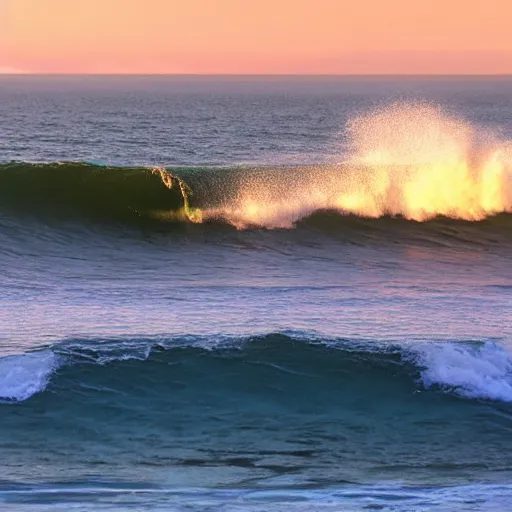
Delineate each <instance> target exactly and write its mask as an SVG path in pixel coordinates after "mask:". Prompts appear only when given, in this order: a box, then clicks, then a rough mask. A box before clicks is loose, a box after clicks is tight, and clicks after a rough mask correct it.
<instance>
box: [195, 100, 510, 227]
mask: <svg viewBox="0 0 512 512" xmlns="http://www.w3.org/2000/svg"><path fill="white" fill-rule="evenodd" d="M346 130H347V134H348V137H349V147H350V152H349V155H348V158H347V159H346V161H345V163H344V165H342V166H339V167H337V166H332V167H323V168H320V169H319V168H310V169H303V170H297V171H296V172H294V173H293V176H292V177H290V176H279V177H277V178H275V177H271V178H269V176H263V177H262V176H248V177H247V179H246V180H243V182H242V183H241V186H240V187H239V189H238V190H237V191H236V194H235V196H234V198H231V199H230V201H229V202H228V203H226V204H224V205H222V207H221V208H218V209H213V210H209V211H207V212H205V217H206V218H209V217H222V218H224V219H226V220H228V221H229V222H231V223H233V224H235V225H236V226H238V227H241V228H243V227H246V226H248V225H260V226H265V227H270V228H278V227H281V228H283V227H291V226H292V225H293V224H294V222H296V221H297V220H299V219H302V218H304V217H306V216H308V215H310V214H311V213H313V212H315V211H317V210H325V209H330V210H337V211H339V212H341V213H352V214H356V215H360V216H363V217H381V216H385V215H392V216H396V215H400V216H403V217H405V218H407V219H411V220H415V221H425V220H428V219H431V218H434V217H436V216H446V217H451V218H455V219H464V220H481V219H484V218H486V217H487V216H490V215H494V214H497V213H501V212H510V211H511V210H512V144H511V142H510V141H507V140H501V139H500V138H499V136H498V135H497V134H494V133H491V132H489V130H486V129H483V128H480V127H478V126H474V125H472V124H471V123H469V122H467V121H464V120H463V119H459V118H457V117H456V116H454V115H451V114H449V113H446V112H444V111H443V109H442V108H440V107H438V106H435V105H431V104H428V103H395V104H392V105H390V106H386V107H383V108H381V109H380V110H377V111H372V112H370V113H368V114H364V115H361V116H359V117H355V118H353V119H351V120H350V121H349V122H348V124H347V127H346Z"/></svg>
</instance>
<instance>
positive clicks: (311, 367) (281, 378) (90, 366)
mask: <svg viewBox="0 0 512 512" xmlns="http://www.w3.org/2000/svg"><path fill="white" fill-rule="evenodd" d="M0 370H1V372H0V373H1V374H2V377H1V378H0V398H1V400H3V401H4V402H5V401H8V402H21V401H24V400H26V399H28V398H30V397H31V396H33V395H36V394H38V393H41V392H43V391H45V390H46V389H47V387H48V386H49V385H52V384H51V383H52V380H53V379H54V378H55V380H56V381H57V382H56V383H55V386H56V387H55V389H57V390H58V389H59V388H61V389H62V390H63V391H62V392H69V391H70V389H69V387H70V386H71V387H73V386H82V387H83V389H84V390H87V389H89V390H91V392H93V393H96V392H97V391H98V390H101V389H105V390H110V391H112V390H113V389H114V388H119V389H118V392H119V393H126V392H127V390H128V389H130V390H131V391H130V393H131V392H135V393H137V391H136V389H137V388H138V387H139V388H140V389H154V388H155V387H156V388H161V387H162V386H163V391H164V392H167V391H165V389H167V386H165V385H164V384H165V382H168V384H169V386H171V388H174V386H175V385H176V383H177V382H179V383H180V387H181V386H185V387H186V388H196V389H198V390H200V389H201V387H202V386H208V389H210V390H213V389H215V388H217V387H218V389H219V392H221V391H222V390H223V389H224V388H225V386H228V387H231V389H232V390H233V391H234V390H236V389H240V387H244V386H247V383H248V382H253V383H254V384H255V383H256V382H261V379H262V378H264V382H265V385H264V388H265V389H266V388H267V387H269V386H270V387H275V388H276V389H281V388H283V389H284V388H286V389H290V390H293V392H295V391H296V392H297V393H301V390H302V389H303V388H304V385H307V387H309V388H311V386H318V387H319V392H326V393H335V394H338V395H340V396H341V395H342V394H344V393H345V392H350V393H351V394H354V393H355V394H356V395H358V394H360V395H361V400H370V401H371V400H373V399H375V400H380V399H382V397H381V398H379V396H380V395H379V393H377V394H376V395H375V397H372V396H371V395H372V393H373V392H374V391H376V390H381V391H382V389H385V388H390V389H391V390H393V386H395V385H396V382H401V383H402V384H401V386H402V387H403V388H404V389H406V390H407V393H409V392H411V391H414V390H417V391H418V390H422V389H433V390H435V389H437V390H440V391H442V392H446V393H448V394H457V395H460V396H461V397H465V398H471V399H486V400H497V401H501V402H512V355H511V354H510V352H509V351H508V350H507V349H506V348H504V347H503V346H501V345H499V344H496V343H493V342H481V343H462V342H442V343H435V342H432V343H419V344H410V345H400V346H398V345H395V346H383V345H381V346H379V345H378V344H368V343H366V344H365V343H359V342H349V341H344V340H330V341H315V340H314V339H308V338H307V337H306V338H304V337H301V338H296V337H290V336H287V335H284V334H269V335H266V336H258V337H250V338H243V339H236V338H232V339H229V338H225V339H220V340H219V339H216V338H209V337H197V338H190V337H188V338H183V339H170V340H167V341H163V340H159V341H154V340H150V339H146V340H144V339H131V340H117V341H110V342H108V341H107V342H100V341H83V342H81V341H68V342H65V343H63V344H61V345H56V346H54V347H53V348H52V349H45V350H43V351H40V352H32V353H27V354H24V355H17V356H8V357H4V358H1V359H0ZM56 370H59V372H58V373H59V375H57V376H54V377H52V375H53V374H54V372H55V371H56ZM60 380H63V381H64V384H60V385H59V381H60ZM251 386H252V384H251ZM64 388H65V389H64ZM125 388H126V389H125ZM55 389H54V391H55ZM263 391H264V390H263V388H262V392H263ZM393 392H396V388H395V389H394V391H393ZM367 395H369V396H367ZM393 398H394V397H393V396H392V393H391V392H390V393H388V398H387V399H389V400H392V399H393ZM395 398H397V399H399V397H395Z"/></svg>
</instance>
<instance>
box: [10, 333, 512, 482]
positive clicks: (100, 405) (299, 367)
mask: <svg viewBox="0 0 512 512" xmlns="http://www.w3.org/2000/svg"><path fill="white" fill-rule="evenodd" d="M0 364H1V365H2V368H4V369H5V368H6V367H8V368H9V372H8V373H7V375H5V376H4V377H2V380H1V381H0V394H1V395H2V396H3V400H4V404H3V405H2V409H1V413H2V422H1V425H0V433H1V435H2V438H3V439H6V438H8V439H9V440H10V442H9V447H8V448H7V447H6V450H5V451H4V457H3V467H4V470H2V471H8V470H9V467H10V465H11V463H13V464H14V463H17V462H18V459H17V458H16V457H19V456H20V455H19V453H20V450H21V448H22V446H23V444H22V443H25V440H26V438H27V436H28V437H30V438H31V444H32V446H39V448H38V449H37V451H36V452H35V453H34V454H33V457H34V459H33V460H34V461H35V460H37V464H38V465H40V467H42V468H44V470H45V475H46V476H47V477H48V478H52V476H55V474H58V472H59V471H60V464H61V463H62V459H61V458H59V453H60V452H61V451H62V450H63V449H64V446H65V447H66V450H65V451H66V453H67V456H66V465H67V470H66V472H67V473H68V472H69V474H68V476H69V477H71V478H72V477H73V473H74V472H77V473H79V474H80V472H83V471H84V467H86V466H87V465H88V464H90V461H91V460H94V461H95V462H94V464H95V465H97V464H99V463H104V464H107V463H108V464H110V465H112V464H113V465H114V466H115V467H116V472H117V471H119V474H118V476H119V478H122V477H123V475H124V473H125V472H126V471H129V468H130V467H134V466H135V467H138V468H140V471H142V472H147V471H153V472H155V473H156V474H157V475H160V476H159V477H158V478H156V480H158V479H159V478H160V477H161V476H163V474H167V475H168V474H169V471H170V470H171V469H172V471H173V474H174V475H175V478H179V479H183V482H182V483H183V484H184V483H187V485H188V486H190V485H191V480H190V478H192V482H193V481H194V478H199V479H201V478H204V479H206V480H205V481H207V482H208V483H209V484H211V485H212V486H215V482H216V480H217V479H218V480H219V482H220V481H222V480H223V479H225V478H226V474H225V473H226V471H228V472H231V479H232V480H231V483H232V485H236V486H239V485H240V486H242V487H243V485H244V484H243V482H244V480H245V479H246V478H248V477H249V476H250V477H251V479H252V484H251V485H255V482H259V483H258V484H257V486H258V487H260V488H262V489H265V488H271V487H272V486H273V485H279V482H281V484H282V483H283V480H286V481H287V482H288V483H287V486H286V487H288V488H290V489H293V488H304V487H305V486H308V485H313V486H318V483H319V482H320V481H322V482H323V484H322V486H327V487H329V486H330V485H336V484H339V483H340V482H345V483H348V482H352V483H353V484H355V483H357V482H358V481H365V482H366V483H371V481H372V480H373V477H372V475H375V479H376V481H379V482H381V483H382V482H386V481H393V480H395V479H396V476H397V475H400V480H401V481H402V482H403V483H408V484H410V485H416V484H418V483H419V482H421V483H422V484H423V485H425V484H426V483H427V482H430V483H431V484H435V482H441V481H443V482H444V483H445V484H446V482H447V481H449V482H451V484H462V483H465V482H466V481H467V478H468V475H474V476H475V475H476V474H479V475H480V477H482V475H483V474H484V473H487V475H488V476H489V477H490V476H491V475H495V476H496V475H497V474H498V473H499V472H500V471H504V470H507V471H510V470H511V469H510V468H512V459H511V457H510V452H509V450H507V449H506V447H507V446H508V443H509V429H510V426H511V421H512V416H511V414H512V409H511V408H510V404H512V371H511V370H512V356H511V354H510V353H509V352H508V351H507V350H506V349H505V348H503V347H501V346H499V345H497V344H494V343H440V344H411V345H401V346H399V345H381V346H378V345H376V344H368V343H363V342H349V341H346V340H334V339H333V340H328V341H327V340H324V341H321V340H315V339H314V338H308V337H304V336H300V337H298V336H287V335H284V334H271V335H267V336H260V337H249V338H226V337H224V338H222V337H190V336H189V337H184V338H174V339H165V338H160V339H153V340H152V339H143V338H133V339H119V340H111V341H108V340H104V341H101V340H89V341H80V340H69V341H67V342H64V343H61V344H59V345H56V346H53V347H51V348H47V349H45V350H43V351H40V352H34V353H30V354H26V355H22V356H17V357H16V358H11V359H9V360H8V359H7V358H4V359H2V360H1V362H0ZM42 411H44V414H42ZM30 418H33V419H35V418H37V421H35V422H34V425H33V427H31V426H30V425H31V422H30ZM199 418H200V421H199ZM312 418H315V421H313V422H312ZM319 419H321V421H319ZM55 424H59V425H60V426H61V430H60V432H61V434H60V435H58V436H55V432H54V425H55ZM142 425H144V428H142V429H141V426H142ZM491 431H492V434H491ZM488 435H492V442H489V439H487V440H485V439H486V437H487V436H488ZM78 440H80V442H77V441H78ZM484 442H485V445H486V457H485V462H483V461H482V458H481V455H482V454H481V449H482V447H483V443H484ZM11 457H12V460H11ZM346 460H350V461H351V464H350V465H349V467H345V465H344V464H343V461H346ZM101 461H103V462H101ZM454 461H456V462H454ZM191 471H194V472H197V475H196V476H195V477H194V476H193V475H191ZM0 473H2V472H0ZM176 475H177V476H176ZM125 476H126V475H125ZM447 478H448V480H446V479H447ZM153 481H155V478H153ZM479 481H481V480H480V478H479ZM236 482H238V483H236ZM202 485H204V482H203V484H202Z"/></svg>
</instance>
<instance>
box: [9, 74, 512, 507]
mask: <svg viewBox="0 0 512 512" xmlns="http://www.w3.org/2000/svg"><path fill="white" fill-rule="evenodd" d="M0 263H1V266H2V272H1V274H0V434H1V435H0V457H1V459H2V464H1V465H0V509H5V510H12V511H16V510H20V511H22V510H23V511H26V510H38V511H39V510H49V511H50V510H51V511H55V510H92V509H94V510H108V511H117V510H119V511H121V510H123V511H124V510H175V511H182V510H183V511H184V510H197V511H207V510H208V511H211V510H222V511H237V510H252V511H269V512H272V511H290V510H293V511H295V510H297V511H299V510H303V511H306V510H307V511H310V510H315V511H316V510H319V511H320V510H343V511H345V510H389V511H391V510H393V511H410V510H436V511H437V510H439V511H457V510H460V511H468V510H474V511H477V510H478V511H481V510H489V511H491V510H496V511H503V510H506V509H507V507H508V506H509V503H510V501H511V500H512V455H511V453H512V452H511V450H510V448H511V438H510V430H511V428H512V320H511V319H512V274H511V272H510V268H511V263H512V76H511V75H495V76H491V77H490V76H477V75H475V76H464V75H457V76H446V75H444V76H434V75H429V76H418V75H407V76H404V75H386V76H382V75H380V76H368V75H358V76H354V75H351V76H349V75H329V76H326V75H322V76H319V75H236V76H235V75H195V76H191V75H101V76H100V75H29V74H17V75H0Z"/></svg>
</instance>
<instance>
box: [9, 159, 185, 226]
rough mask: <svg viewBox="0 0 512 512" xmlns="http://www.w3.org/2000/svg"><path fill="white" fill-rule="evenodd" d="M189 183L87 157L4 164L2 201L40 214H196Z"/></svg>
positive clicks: (124, 217) (128, 218)
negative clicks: (84, 160) (90, 160)
mask: <svg viewBox="0 0 512 512" xmlns="http://www.w3.org/2000/svg"><path fill="white" fill-rule="evenodd" d="M186 197H187V192H186V185H185V184H184V183H183V182H181V181H180V180H179V178H175V177H173V176H172V175H171V174H170V173H167V172H166V171H164V170H162V169H145V168H124V167H117V168H116V167H109V166H100V165H94V164H87V163H71V162H70V163H53V164H30V163H10V164H3V165H0V207H1V208H2V209H4V211H10V212H16V213H24V214H33V215H36V216H38V217H44V216H56V217H60V218H70V217H71V218H73V217H87V218H90V219H96V220H103V221H105V220H107V221H124V222H136V221H137V220H140V221H144V220H147V221H151V220H156V221H158V220H180V219H186V218H189V217H190V218H193V214H192V213H191V212H190V211H189V210H188V204H187V201H186Z"/></svg>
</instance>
